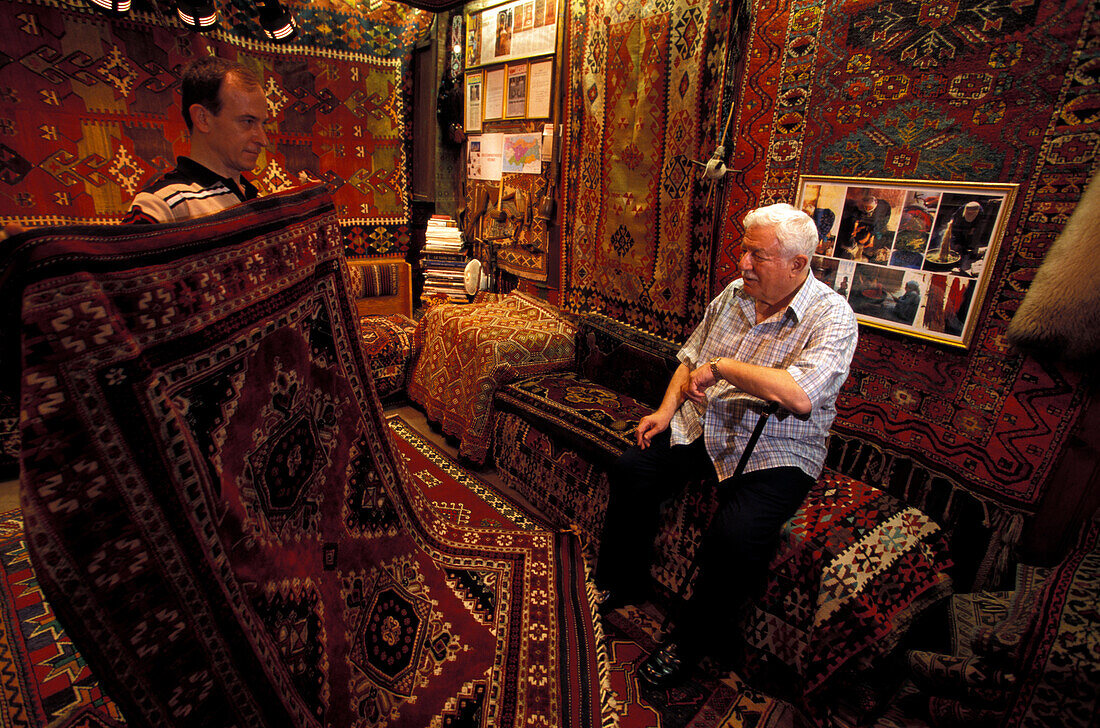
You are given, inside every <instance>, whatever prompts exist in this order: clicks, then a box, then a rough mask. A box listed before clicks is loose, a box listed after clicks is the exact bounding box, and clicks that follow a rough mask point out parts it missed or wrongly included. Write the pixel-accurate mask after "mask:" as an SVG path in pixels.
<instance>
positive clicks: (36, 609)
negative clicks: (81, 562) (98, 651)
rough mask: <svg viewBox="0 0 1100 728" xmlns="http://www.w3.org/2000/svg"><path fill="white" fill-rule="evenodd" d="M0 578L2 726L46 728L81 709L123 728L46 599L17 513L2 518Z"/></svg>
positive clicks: (0, 519) (112, 705) (113, 705)
mask: <svg viewBox="0 0 1100 728" xmlns="http://www.w3.org/2000/svg"><path fill="white" fill-rule="evenodd" d="M0 578H2V579H3V581H2V582H0V613H2V616H0V671H2V672H3V675H4V679H3V680H0V725H3V726H4V727H5V728H42V727H44V726H46V725H47V724H49V723H51V722H53V721H55V720H57V719H59V718H63V717H64V716H66V715H68V714H70V713H72V712H73V711H76V710H79V709H86V710H88V711H89V712H90V713H92V714H94V716H95V717H96V718H97V719H98V720H99V721H100V722H101V723H102V724H103V725H112V726H113V725H120V723H117V721H121V716H120V715H119V712H118V706H116V705H115V704H114V703H113V702H111V700H110V698H108V697H106V696H105V695H103V692H102V691H101V690H100V688H99V683H98V681H97V680H96V679H95V677H94V676H93V675H92V671H91V668H89V667H88V664H87V662H85V660H84V658H83V657H81V655H80V653H79V652H78V651H77V649H76V647H75V646H73V643H72V642H71V641H70V640H69V637H68V635H66V634H65V630H64V629H63V628H62V627H61V625H60V624H59V623H58V621H57V617H56V616H55V615H54V612H53V609H51V608H50V605H49V603H47V602H46V601H45V600H44V599H43V597H42V590H41V589H39V587H38V580H37V579H36V578H35V575H34V569H33V568H32V567H31V560H30V555H29V554H28V553H27V544H26V542H25V541H24V540H23V517H22V515H21V514H20V513H19V511H18V510H15V511H9V512H8V513H3V514H0ZM112 721H115V722H112ZM98 724H99V723H93V725H98Z"/></svg>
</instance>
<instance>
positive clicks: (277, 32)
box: [260, 0, 298, 43]
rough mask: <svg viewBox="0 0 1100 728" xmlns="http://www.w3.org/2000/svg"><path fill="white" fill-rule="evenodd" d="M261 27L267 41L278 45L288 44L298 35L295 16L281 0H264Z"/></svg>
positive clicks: (261, 8)
mask: <svg viewBox="0 0 1100 728" xmlns="http://www.w3.org/2000/svg"><path fill="white" fill-rule="evenodd" d="M260 27H261V28H263V31H264V35H265V36H267V39H268V40H270V41H274V42H276V43H287V42H289V41H291V40H293V39H294V36H295V35H297V33H298V26H297V25H296V24H295V22H294V16H293V15H291V14H290V11H289V10H287V9H286V7H285V6H284V5H283V4H282V3H280V2H279V0H264V4H263V5H261V6H260Z"/></svg>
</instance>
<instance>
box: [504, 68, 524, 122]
mask: <svg viewBox="0 0 1100 728" xmlns="http://www.w3.org/2000/svg"><path fill="white" fill-rule="evenodd" d="M507 88H508V91H507V93H506V94H505V103H504V118H505V119H522V118H523V117H525V116H527V64H526V63H510V64H508V81H507Z"/></svg>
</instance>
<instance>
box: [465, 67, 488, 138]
mask: <svg viewBox="0 0 1100 728" xmlns="http://www.w3.org/2000/svg"><path fill="white" fill-rule="evenodd" d="M482 79H483V74H482V73H481V72H480V71H478V72H477V73H467V74H466V118H465V124H464V126H465V130H466V131H467V132H471V131H481V89H482V84H483V81H482Z"/></svg>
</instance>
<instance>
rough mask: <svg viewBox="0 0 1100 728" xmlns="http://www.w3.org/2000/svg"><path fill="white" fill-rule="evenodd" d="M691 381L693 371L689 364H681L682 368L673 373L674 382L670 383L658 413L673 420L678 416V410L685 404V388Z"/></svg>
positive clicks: (679, 367) (677, 368)
mask: <svg viewBox="0 0 1100 728" xmlns="http://www.w3.org/2000/svg"><path fill="white" fill-rule="evenodd" d="M690 379H691V370H690V369H688V366H687V364H684V363H683V362H681V363H680V366H678V367H676V371H675V372H673V373H672V381H670V382H669V383H668V389H666V390H665V396H664V398H662V399H661V404H660V406H659V407H658V408H657V412H659V413H661V414H664V415H667V416H668V418H669V419H672V416H673V415H674V414H676V410H678V409H680V405H682V404H683V403H684V399H685V397H684V386H685V385H686V384H687V383H688V381H689V380H690Z"/></svg>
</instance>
